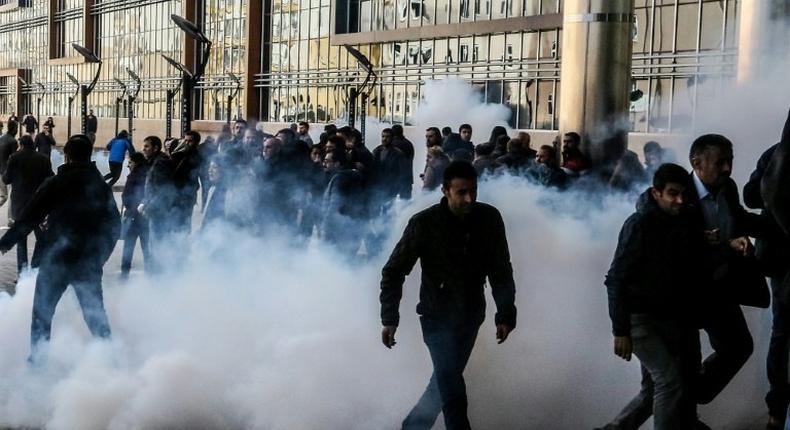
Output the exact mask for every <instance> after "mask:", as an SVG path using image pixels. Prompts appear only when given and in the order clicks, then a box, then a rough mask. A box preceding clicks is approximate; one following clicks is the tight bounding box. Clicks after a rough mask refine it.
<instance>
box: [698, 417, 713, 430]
mask: <svg viewBox="0 0 790 430" xmlns="http://www.w3.org/2000/svg"><path fill="white" fill-rule="evenodd" d="M694 430H713V429H712V428H710V427H709V426H708V425H707V424H705V423H703V422H702V421H700V419H699V418H697V424H696V425H695V426H694Z"/></svg>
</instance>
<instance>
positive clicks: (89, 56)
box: [71, 43, 102, 134]
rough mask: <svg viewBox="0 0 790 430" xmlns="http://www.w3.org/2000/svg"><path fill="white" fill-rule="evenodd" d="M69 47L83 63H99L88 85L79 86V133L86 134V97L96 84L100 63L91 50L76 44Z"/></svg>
mask: <svg viewBox="0 0 790 430" xmlns="http://www.w3.org/2000/svg"><path fill="white" fill-rule="evenodd" d="M71 47H72V48H74V50H75V51H77V52H79V53H80V55H82V56H83V57H85V61H87V62H89V63H99V67H98V68H97V69H96V74H95V75H94V76H93V80H92V81H91V83H90V84H89V85H81V86H80V115H81V116H82V120H81V123H80V127H81V133H82V134H86V132H87V117H88V95H89V94H90V93H91V91H93V88H95V87H96V82H98V80H99V73H101V66H102V61H101V59H100V58H99V57H97V56H96V54H94V53H93V52H92V51H91V50H89V49H88V48H86V47H84V46H81V45H78V44H76V43H72V44H71Z"/></svg>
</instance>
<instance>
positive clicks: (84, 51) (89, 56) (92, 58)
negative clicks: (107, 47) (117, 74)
mask: <svg viewBox="0 0 790 430" xmlns="http://www.w3.org/2000/svg"><path fill="white" fill-rule="evenodd" d="M71 47H72V48H74V50H75V51H77V52H79V53H80V55H82V56H83V57H85V60H86V61H87V62H89V63H101V59H99V57H97V56H96V54H94V53H93V52H92V51H91V50H90V49H88V48H86V47H84V46H82V45H78V44H76V43H72V44H71Z"/></svg>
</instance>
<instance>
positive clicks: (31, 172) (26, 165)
mask: <svg viewBox="0 0 790 430" xmlns="http://www.w3.org/2000/svg"><path fill="white" fill-rule="evenodd" d="M52 175H53V173H52V163H51V162H50V161H49V157H47V156H45V155H43V154H39V153H38V152H36V151H35V150H33V148H29V149H22V150H21V151H17V152H15V153H14V154H13V155H11V157H10V158H9V159H8V168H7V169H6V171H5V173H3V182H5V183H6V184H8V185H12V187H11V217H12V218H14V219H17V218H19V216H20V215H21V214H22V209H24V207H25V205H27V203H28V202H29V201H30V199H32V198H33V195H34V194H35V193H36V190H38V187H40V186H41V184H42V183H43V182H44V180H45V179H47V178H49V177H50V176H52Z"/></svg>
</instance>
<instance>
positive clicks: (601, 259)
mask: <svg viewBox="0 0 790 430" xmlns="http://www.w3.org/2000/svg"><path fill="white" fill-rule="evenodd" d="M434 90H435V91H436V93H434V92H433V91H434ZM434 94H436V95H435V97H434V96H433V95H434ZM472 94H473V91H472V90H471V88H470V87H466V86H464V85H461V84H460V83H457V82H445V83H441V84H439V83H437V84H431V85H428V86H427V87H426V98H427V99H428V102H427V104H425V105H423V106H421V107H420V110H419V111H418V113H417V114H416V119H415V122H416V124H417V129H416V130H413V132H410V137H411V138H412V140H413V142H414V144H415V148H416V149H417V155H416V157H415V171H416V172H419V171H421V167H422V165H423V164H422V163H423V160H424V151H425V149H424V145H423V139H422V138H421V137H420V136H422V131H423V130H424V128H425V127H426V126H429V125H430V126H438V127H442V126H444V125H450V126H452V127H454V128H456V129H457V126H458V125H459V124H460V123H461V122H467V119H468V122H470V123H471V124H472V126H473V127H474V129H475V137H474V140H475V141H476V142H482V141H484V140H487V137H488V136H487V133H488V132H489V131H490V129H491V128H492V127H493V126H494V125H501V123H502V122H503V121H505V120H506V119H507V111H503V110H502V109H503V108H501V107H500V106H494V105H484V104H482V103H480V101H479V99H477V101H476V102H475V101H472V100H476V99H473V98H472ZM783 103H785V104H783V105H778V106H777V105H774V106H773V108H776V109H778V110H779V111H783V110H785V109H786V107H787V106H786V100H784V101H783ZM739 109H741V108H739ZM777 115H778V116H777V118H780V117H781V115H779V114H777ZM728 121H729V120H728V118H722V119H721V121H720V122H719V123H718V126H717V123H716V122H713V121H712V122H711V129H712V130H724V131H725V134H726V129H725V127H727V126H726V124H727V123H728ZM766 121H769V120H768V119H767V118H766ZM780 122H781V120H778V121H776V122H775V123H774V124H772V125H771V126H770V127H769V126H768V125H766V127H765V128H764V129H760V131H761V132H763V133H765V134H767V136H759V135H756V134H755V135H753V137H754V138H755V139H756V140H759V141H760V144H759V145H757V144H755V147H754V148H749V149H746V148H743V149H737V151H738V152H737V153H736V157H738V158H736V165H738V164H739V163H741V161H740V159H741V157H742V159H743V162H742V163H743V166H742V167H743V169H744V170H748V169H751V167H752V165H753V163H752V161H753V160H747V153H748V155H749V156H751V157H753V159H756V158H757V156H759V151H761V150H762V148H764V147H767V146H768V145H769V144H771V143H773V140H772V139H775V138H776V135H777V133H778V130H779V127H780V124H779V123H780ZM380 127H381V125H380V124H378V125H375V127H371V130H376V129H377V128H380ZM753 133H757V130H754V131H753ZM760 134H762V133H760ZM769 136H770V138H769ZM766 139H767V140H766ZM376 141H377V139H376V138H374V140H371V141H369V143H368V146H369V147H373V146H374V145H373V142H376ZM736 145H738V142H736ZM740 148H742V147H740ZM681 158H682V157H681ZM742 179H743V176H741V175H739V177H738V180H739V181H740V183H742ZM415 195H416V197H415V199H414V201H413V202H412V203H410V204H409V205H407V206H405V207H402V208H401V210H400V211H399V212H398V213H397V214H396V216H394V217H392V218H391V219H390V220H388V221H387V223H388V225H389V230H390V232H391V235H392V236H391V237H390V238H389V240H388V242H387V244H386V245H385V247H384V249H385V250H386V251H385V253H384V254H383V255H381V256H378V257H376V258H373V259H372V260H371V261H367V262H365V261H362V260H360V261H358V262H353V263H351V264H347V263H345V262H344V259H343V258H338V257H339V256H338V255H337V251H336V250H334V249H331V248H329V247H327V246H326V245H324V244H321V243H319V242H315V241H311V242H310V243H308V244H306V245H304V246H298V245H294V244H293V240H292V238H289V237H280V236H269V237H266V238H264V239H253V238H249V237H246V236H244V235H243V233H242V232H239V231H238V230H236V229H231V228H217V229H214V230H210V231H207V232H205V233H204V234H203V235H200V236H197V237H196V238H195V240H194V241H193V243H192V248H191V253H190V254H189V255H183V256H161V257H160V258H161V259H163V260H165V261H172V260H180V261H181V262H182V264H183V267H185V268H186V270H184V271H183V272H181V273H178V274H176V275H169V276H165V277H163V278H155V279H148V278H145V277H144V276H143V275H142V274H137V273H133V276H132V278H131V280H130V281H129V282H128V283H127V284H123V285H121V284H117V283H115V282H112V281H109V282H106V283H105V301H106V306H107V310H108V315H109V317H110V322H111V325H112V328H113V341H112V343H110V344H99V343H95V342H94V341H92V340H91V339H90V336H89V334H88V332H87V329H86V328H85V326H84V323H83V321H82V320H81V315H80V312H79V309H78V306H77V303H76V299H75V297H74V295H73V293H71V292H68V293H67V295H66V297H65V299H64V300H63V301H61V303H60V306H59V309H58V312H57V314H56V316H55V321H54V325H53V331H54V332H53V341H52V344H51V347H50V351H49V357H50V359H49V363H48V365H47V366H46V367H45V368H44V369H42V370H41V371H33V370H31V369H29V368H28V367H27V366H26V364H25V357H26V355H27V353H28V339H29V338H28V335H29V324H30V309H31V307H32V296H33V285H34V280H33V278H32V277H25V278H23V279H22V280H21V281H20V284H19V286H18V289H17V291H18V292H17V295H16V296H14V297H9V296H7V295H2V296H0V345H2V347H3V350H4V354H2V355H0V426H11V427H46V428H49V429H56V430H57V429H81V430H92V429H97V430H98V429H112V430H116V429H218V428H223V429H225V428H228V429H236V428H238V429H242V428H243V429H248V428H249V429H271V430H280V429H285V430H291V429H365V430H369V429H385V428H395V427H397V426H398V425H399V423H400V420H401V419H402V418H403V417H404V416H405V414H406V413H407V412H408V410H409V409H410V408H411V406H412V405H413V404H414V402H416V400H417V398H418V396H419V395H420V394H421V392H422V390H423V388H424V386H425V384H426V383H427V381H428V377H429V373H430V370H431V366H430V362H429V358H428V354H427V350H426V349H425V347H424V345H423V344H422V340H421V335H420V332H419V328H418V324H417V318H416V316H415V313H414V305H415V304H416V301H417V290H418V281H419V266H418V267H417V268H415V270H414V272H413V273H412V275H411V276H410V277H409V279H408V280H407V284H406V286H405V296H404V299H403V301H402V305H401V314H402V325H401V327H400V328H399V330H398V335H397V339H398V345H397V346H396V347H395V348H394V349H393V350H392V351H389V350H387V349H385V348H384V347H383V346H382V345H381V343H380V340H379V331H380V322H379V318H378V310H379V308H378V282H379V271H380V268H381V266H382V264H383V262H384V260H385V259H386V257H387V253H388V251H389V250H390V249H391V247H392V244H393V243H394V241H395V240H397V237H398V236H399V235H400V233H401V232H402V230H403V227H404V226H405V223H406V221H407V219H408V217H409V216H411V215H412V214H413V213H415V212H416V211H418V210H421V209H423V208H425V207H427V206H429V205H431V204H433V203H435V202H436V201H438V198H439V194H438V193H434V194H420V193H415ZM479 199H480V200H481V201H484V202H488V203H492V204H494V205H496V206H497V207H499V208H500V210H501V212H502V214H503V216H504V219H505V223H506V227H507V231H508V238H509V241H510V248H511V255H512V258H513V266H514V269H515V279H516V284H517V295H516V297H517V306H518V307H519V314H520V316H519V321H518V327H517V328H516V331H515V332H513V334H512V335H511V337H510V338H509V339H508V341H507V342H506V343H504V344H503V345H496V341H495V336H494V324H493V312H494V306H493V303H492V302H489V308H488V319H487V320H486V322H485V323H484V325H483V326H482V328H481V332H480V336H479V338H478V342H477V346H476V347H475V351H474V352H473V354H472V358H471V361H470V363H469V367H468V369H467V372H466V375H467V385H468V387H469V389H468V390H469V399H470V417H471V421H472V425H473V427H475V428H483V429H496V428H498V429H525V428H529V429H538V430H540V429H547V430H548V429H552V430H556V429H580V428H591V427H594V426H598V425H602V424H604V423H605V422H607V421H608V420H609V419H610V418H611V417H612V416H613V415H614V414H615V413H616V412H617V411H618V410H619V408H620V407H622V406H623V405H624V404H625V403H626V401H627V400H628V399H630V397H631V396H632V395H633V394H635V393H636V391H637V390H638V387H639V365H638V362H636V361H632V362H631V363H625V362H623V361H622V360H620V359H618V358H616V357H615V356H614V355H613V354H612V347H611V335H610V323H609V319H608V314H607V308H606V300H605V290H604V287H603V276H604V273H605V272H606V270H607V269H608V266H609V263H610V260H611V256H612V254H613V250H614V247H615V243H616V239H617V233H618V231H619V229H620V226H621V224H622V222H623V220H624V219H625V218H626V217H627V215H628V214H629V213H631V212H632V211H633V205H634V196H633V195H626V194H608V193H604V194H600V195H590V194H588V193H586V192H585V193H577V192H567V193H556V192H552V191H546V190H545V189H541V188H537V187H535V186H532V185H528V184H527V183H526V182H524V181H522V180H520V179H517V178H511V177H500V178H497V179H495V180H490V181H485V182H483V183H482V184H481V189H480V194H479ZM118 246H120V244H119V245H118ZM116 252H118V250H116ZM116 270H117V268H115V267H110V266H107V267H106V272H107V273H106V276H105V279H108V280H113V279H115V274H116ZM747 314H748V317H749V318H750V320H751V327H752V333H753V335H754V337H755V341H756V345H757V351H756V352H755V355H754V356H753V357H752V358H751V359H750V362H749V363H748V365H747V367H746V368H745V369H744V370H743V371H742V372H741V373H740V374H739V375H738V377H737V378H736V380H735V382H734V383H733V384H732V385H731V386H730V387H728V388H727V389H726V390H725V393H724V394H723V395H722V397H721V398H720V399H717V400H716V402H714V404H713V405H711V406H710V407H706V408H703V409H701V414H702V416H703V418H704V419H705V420H706V421H707V422H708V423H709V424H711V425H712V426H714V428H717V429H718V428H721V429H727V428H742V425H743V424H744V423H751V422H754V420H755V417H756V416H759V415H760V414H761V413H762V410H763V405H762V401H761V399H762V396H763V393H764V390H765V387H764V384H765V383H764V378H765V377H764V372H763V367H764V366H763V363H764V355H765V352H764V350H765V345H766V344H767V340H768V334H769V331H768V327H769V325H768V320H769V315H768V312H765V311H754V310H749V311H747ZM437 426H438V427H439V428H441V426H442V425H441V424H437Z"/></svg>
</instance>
